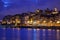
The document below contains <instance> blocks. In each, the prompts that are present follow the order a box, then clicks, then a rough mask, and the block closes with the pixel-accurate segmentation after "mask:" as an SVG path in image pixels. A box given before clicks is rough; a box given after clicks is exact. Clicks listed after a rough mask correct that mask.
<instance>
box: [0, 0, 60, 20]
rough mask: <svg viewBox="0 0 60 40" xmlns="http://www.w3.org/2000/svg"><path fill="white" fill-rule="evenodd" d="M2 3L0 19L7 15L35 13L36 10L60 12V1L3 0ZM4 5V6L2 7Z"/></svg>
mask: <svg viewBox="0 0 60 40" xmlns="http://www.w3.org/2000/svg"><path fill="white" fill-rule="evenodd" d="M2 1H3V3H2V2H1V1H0V19H2V18H3V17H4V16H5V15H14V14H21V13H23V12H28V11H35V10H36V9H38V8H39V9H46V8H50V9H54V8H55V7H57V8H58V10H60V0H2ZM1 4H3V6H2V5H1Z"/></svg>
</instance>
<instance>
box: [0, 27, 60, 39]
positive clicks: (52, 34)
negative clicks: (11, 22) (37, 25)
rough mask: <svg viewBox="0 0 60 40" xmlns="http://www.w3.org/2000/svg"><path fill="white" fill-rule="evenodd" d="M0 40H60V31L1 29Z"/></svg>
mask: <svg viewBox="0 0 60 40" xmlns="http://www.w3.org/2000/svg"><path fill="white" fill-rule="evenodd" d="M0 40H60V30H59V29H32V28H1V26H0Z"/></svg>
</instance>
